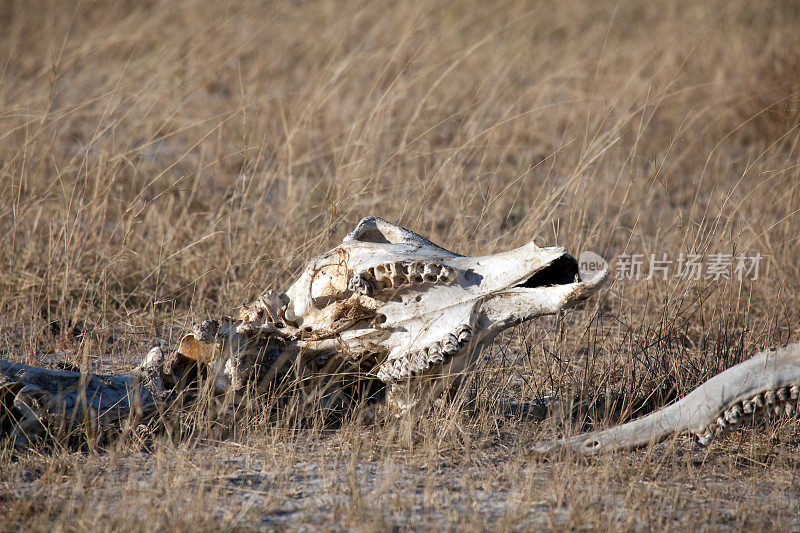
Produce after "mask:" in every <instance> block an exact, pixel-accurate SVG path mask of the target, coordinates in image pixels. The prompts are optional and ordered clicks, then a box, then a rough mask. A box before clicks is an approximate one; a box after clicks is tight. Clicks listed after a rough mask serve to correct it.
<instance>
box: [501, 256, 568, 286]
mask: <svg viewBox="0 0 800 533" xmlns="http://www.w3.org/2000/svg"><path fill="white" fill-rule="evenodd" d="M580 280H581V277H580V274H579V272H578V262H577V261H576V260H575V258H574V257H572V256H571V255H568V254H564V255H562V256H561V257H559V258H558V259H556V260H554V261H553V262H552V263H550V264H549V265H547V266H546V267H544V268H543V269H541V270H539V271H538V272H536V273H535V274H533V275H532V276H531V277H529V278H528V279H526V280H525V281H524V282H522V283H520V284H518V285H517V287H520V288H525V289H535V288H536V287H552V286H553V285H567V284H569V283H575V282H576V281H580Z"/></svg>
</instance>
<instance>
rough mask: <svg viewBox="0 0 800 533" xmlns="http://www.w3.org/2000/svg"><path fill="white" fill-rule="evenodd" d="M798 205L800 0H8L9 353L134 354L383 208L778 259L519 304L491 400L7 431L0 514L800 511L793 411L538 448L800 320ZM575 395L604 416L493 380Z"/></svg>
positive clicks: (669, 518)
mask: <svg viewBox="0 0 800 533" xmlns="http://www.w3.org/2000/svg"><path fill="white" fill-rule="evenodd" d="M798 211H800V5H798V3H797V2H794V1H774V2H753V1H746V0H741V1H740V0H729V1H709V2H694V1H670V2H660V3H656V2H645V1H629V0H619V1H616V2H612V1H610V2H605V1H601V2H577V1H570V0H567V1H562V2H517V1H503V2H492V3H489V2H423V1H398V2H388V1H379V2H369V3H367V2H357V1H349V0H348V1H339V2H332V1H330V2H284V1H275V2H266V1H264V2H255V1H253V2H229V1H215V0H189V1H183V0H181V1H159V0H146V1H145V0H143V1H134V0H130V1H123V0H120V1H99V0H85V1H77V0H28V1H23V0H19V1H15V0H6V1H4V2H0V242H1V243H2V246H1V247H0V267H1V269H0V357H2V358H5V359H10V360H14V361H19V362H25V363H28V364H36V365H40V366H61V367H64V366H74V367H81V368H83V369H91V370H94V371H97V372H101V371H103V372H124V371H128V370H130V369H131V368H132V367H133V366H134V365H135V364H136V363H137V362H138V360H139V358H140V357H141V356H142V354H143V353H145V352H146V350H147V349H148V348H149V347H150V346H152V345H153V344H155V343H161V344H162V345H164V346H169V345H173V346H174V343H175V342H176V340H177V338H178V337H177V335H178V334H179V332H180V331H181V330H182V329H183V328H186V327H188V326H190V325H191V324H192V323H194V322H197V321H200V320H202V319H205V318H207V317H210V316H218V315H220V314H226V313H231V312H233V311H234V310H235V309H236V308H237V307H238V306H239V305H241V304H243V303H246V302H249V301H251V300H253V299H254V298H256V297H257V296H258V295H259V294H261V292H262V291H264V290H265V289H270V288H273V289H282V288H285V287H286V286H287V285H288V283H289V282H291V281H292V279H293V278H294V277H295V276H296V275H297V273H298V271H299V269H300V268H302V266H303V264H304V262H305V261H306V260H307V259H309V258H310V257H311V256H312V255H314V254H316V253H320V252H322V251H324V250H327V249H329V248H330V247H332V246H334V245H335V244H336V243H338V242H339V241H340V239H341V238H342V237H343V236H344V234H346V233H347V232H348V231H350V230H351V229H352V228H353V226H354V225H355V224H356V222H357V221H358V220H359V219H360V218H361V217H363V216H366V215H378V216H381V217H383V218H385V219H387V220H390V221H393V222H396V223H399V224H401V225H404V226H406V227H408V228H410V229H413V230H415V231H417V232H419V233H421V234H423V235H425V236H427V237H429V238H431V239H432V240H433V241H434V242H437V243H439V244H441V245H443V246H445V247H448V248H451V249H453V250H455V251H459V252H461V253H468V254H471V255H474V254H481V253H493V252H497V251H500V250H502V249H506V248H510V247H513V246H517V245H521V244H523V243H525V242H527V241H529V240H530V239H536V241H537V243H539V244H547V245H553V244H558V245H563V246H566V247H567V249H568V250H570V251H572V252H574V253H576V254H577V253H579V252H580V251H582V250H592V251H595V252H597V253H599V254H601V255H602V256H603V257H605V258H606V259H607V260H608V261H609V263H610V264H611V268H612V269H614V268H615V265H616V264H618V262H617V261H618V259H619V258H620V257H622V256H626V255H630V254H645V256H646V257H649V254H656V255H657V256H658V257H661V255H662V254H667V256H668V257H669V258H670V259H673V260H676V259H677V258H678V257H679V255H680V254H699V255H700V257H701V259H702V260H703V261H709V260H710V258H711V257H712V256H713V255H714V254H731V255H733V256H739V255H741V254H744V255H747V256H754V255H755V254H760V255H761V257H762V260H761V263H760V270H759V275H758V278H757V279H751V277H744V278H743V279H741V280H740V279H738V277H737V276H733V275H732V276H730V279H726V277H724V276H723V277H721V278H720V279H716V280H715V279H707V278H706V277H705V276H701V277H700V279H691V278H690V279H683V278H680V277H678V276H675V275H673V274H674V273H675V270H674V267H673V270H672V271H670V272H669V275H668V276H667V278H666V279H662V277H661V276H654V277H653V279H649V280H646V279H639V280H635V279H621V280H613V281H612V283H611V284H609V285H608V286H607V288H606V289H605V290H604V291H602V293H601V294H600V295H599V296H595V297H593V298H592V299H591V300H589V301H588V302H587V303H586V304H584V305H582V306H581V308H580V309H577V310H574V311H571V312H569V313H568V314H567V315H566V316H564V317H562V318H547V319H542V320H539V321H537V322H535V323H531V324H526V325H523V326H520V327H517V328H515V329H513V330H509V331H508V332H506V333H505V334H504V335H503V336H502V337H500V338H498V339H497V340H496V341H495V343H494V344H493V345H491V346H490V347H488V348H487V349H486V350H485V352H484V355H485V357H484V360H483V361H482V362H481V364H480V366H479V368H478V370H477V372H476V373H475V374H474V377H473V379H472V380H471V382H470V384H469V385H468V386H469V387H471V390H472V392H473V393H474V396H475V403H474V406H473V408H472V409H464V410H461V409H458V408H457V407H458V406H457V404H453V405H451V406H450V407H449V408H448V407H446V406H445V407H442V406H439V407H438V408H436V409H433V410H432V411H431V412H430V413H427V414H426V415H425V416H424V417H423V418H422V419H419V420H404V421H400V422H397V423H396V424H395V425H393V426H392V425H390V426H384V425H376V424H368V423H364V422H363V421H362V420H357V419H353V420H349V421H346V422H345V423H344V424H343V425H342V426H341V427H339V428H338V429H331V428H325V427H324V426H322V425H321V424H311V425H310V426H309V425H308V424H304V425H299V424H296V423H292V422H287V421H284V422H281V421H278V422H275V421H270V420H267V418H268V417H265V416H261V415H260V414H259V409H258V405H259V404H258V401H257V399H254V400H253V402H254V404H253V406H251V407H252V409H250V410H249V414H248V415H247V416H245V417H243V419H242V420H240V421H239V422H238V426H237V428H236V430H235V431H233V432H231V433H230V434H229V435H228V436H226V437H225V438H216V437H214V436H213V434H212V433H210V432H203V431H198V432H197V433H196V434H193V435H190V436H189V437H185V436H184V438H175V436H174V435H172V436H171V434H169V433H164V434H159V435H157V436H155V437H154V438H153V439H151V440H150V441H149V442H146V443H144V442H141V441H137V440H135V439H132V438H131V439H121V440H117V441H113V442H109V443H107V444H106V445H104V446H102V447H100V448H97V447H94V446H90V445H88V444H87V445H84V446H81V445H78V446H74V445H67V444H65V443H58V442H57V443H50V444H49V445H43V446H36V447H34V448H32V449H28V450H14V449H13V448H12V447H11V446H10V445H8V444H5V445H0V529H3V530H39V531H72V530H79V531H97V530H125V531H127V530H135V531H140V530H174V531H206V530H273V529H278V530H284V529H289V530H358V531H373V530H376V531H384V530H395V529H399V530H405V529H414V530H417V529H418V530H457V531H462V530H499V531H507V530H531V529H534V530H539V529H545V530H573V529H581V530H587V529H591V530H595V529H597V530H636V531H640V530H644V531H646V530H662V529H669V530H734V531H739V530H747V531H750V530H761V529H769V530H795V531H796V530H798V529H800V488H799V487H800V425H798V424H797V421H796V420H783V421H775V422H770V423H764V424H761V425H759V426H757V427H755V428H750V429H743V430H740V431H738V432H736V433H734V434H732V435H730V436H727V437H725V438H723V439H721V440H719V441H716V442H714V443H713V444H712V445H711V446H710V447H709V448H707V449H699V448H697V447H696V446H694V445H693V443H692V442H691V440H690V439H689V438H687V437H680V438H677V439H673V440H670V441H668V442H666V443H664V444H660V445H657V446H652V447H649V448H646V449H643V450H639V451H636V452H626V453H614V454H609V455H606V456H601V457H599V458H596V459H591V460H585V459H580V458H577V457H572V456H564V457H557V458H554V459H552V460H541V459H537V458H534V457H532V456H530V455H529V454H528V453H526V451H525V447H526V445H527V444H529V443H531V442H532V441H535V440H537V439H541V438H549V437H553V436H557V435H562V434H565V433H567V434H569V433H574V432H575V431H578V430H580V429H581V428H582V427H583V428H584V429H587V428H590V427H604V426H607V425H609V424H611V423H614V422H615V421H616V420H619V419H620V418H628V417H630V416H632V415H635V414H636V413H637V412H642V409H644V408H652V407H653V406H658V405H661V404H663V403H666V402H668V401H670V400H671V399H672V398H674V397H675V396H676V395H683V394H685V393H686V392H688V391H690V390H691V389H692V388H694V387H695V386H697V385H698V384H699V383H701V382H702V381H704V380H706V379H708V378H709V377H710V376H712V375H713V374H715V373H717V372H719V371H721V370H723V369H725V368H727V367H729V366H731V365H733V364H735V363H737V362H739V361H741V360H743V359H745V358H747V357H749V356H750V355H751V354H753V353H755V352H756V351H758V350H760V349H763V348H765V347H766V346H769V345H771V344H776V343H782V342H790V341H798V340H800V213H798ZM645 264H646V261H645ZM612 275H613V271H612ZM54 324H57V325H58V326H55V325H54ZM551 393H555V394H557V395H559V396H560V397H563V398H571V397H578V398H581V399H582V401H585V402H586V403H587V404H589V405H590V406H592V407H595V408H596V409H592V410H590V412H591V413H593V416H590V417H589V418H588V419H586V420H584V422H585V423H584V424H583V425H581V424H575V423H574V422H573V421H572V420H571V419H569V418H566V419H565V418H564V417H553V418H551V419H550V420H547V421H546V422H544V423H540V422H536V421H533V420H530V419H527V418H525V417H521V416H509V414H508V413H507V412H506V411H504V410H503V409H500V408H499V399H501V398H503V397H505V398H516V399H519V400H531V399H534V398H537V397H540V396H541V395H544V394H551ZM642 398H649V402H645V404H647V405H650V407H647V405H645V406H644V407H642V405H643V404H642V401H641V399H642ZM609 406H613V407H614V408H613V409H608V408H606V407H609ZM640 408H642V409H640Z"/></svg>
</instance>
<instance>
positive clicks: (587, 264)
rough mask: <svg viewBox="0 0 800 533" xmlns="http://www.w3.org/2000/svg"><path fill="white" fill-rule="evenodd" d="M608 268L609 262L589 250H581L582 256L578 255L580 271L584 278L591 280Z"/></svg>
mask: <svg viewBox="0 0 800 533" xmlns="http://www.w3.org/2000/svg"><path fill="white" fill-rule="evenodd" d="M607 268H608V263H607V262H606V260H605V259H603V258H602V257H600V256H599V255H597V254H596V253H594V252H590V251H589V250H586V251H584V252H581V255H580V257H578V271H579V272H580V274H581V279H583V280H590V279H592V278H593V277H595V276H596V275H597V274H599V273H600V272H602V271H603V270H606V269H607Z"/></svg>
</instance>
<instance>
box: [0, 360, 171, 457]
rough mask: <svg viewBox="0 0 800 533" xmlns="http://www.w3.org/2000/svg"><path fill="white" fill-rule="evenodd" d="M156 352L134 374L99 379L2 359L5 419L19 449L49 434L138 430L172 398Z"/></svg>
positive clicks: (1, 416) (2, 416) (0, 378)
mask: <svg viewBox="0 0 800 533" xmlns="http://www.w3.org/2000/svg"><path fill="white" fill-rule="evenodd" d="M162 364H163V354H162V352H161V350H160V349H159V348H153V349H152V350H150V352H149V353H148V354H147V356H146V357H145V359H144V361H142V364H141V365H140V367H139V368H138V369H137V370H136V371H135V372H134V373H133V374H130V375H122V376H97V375H90V374H82V373H80V372H70V371H66V370H50V369H45V368H37V367H32V366H28V365H22V364H18V363H11V362H8V361H3V360H0V399H1V401H0V405H2V406H3V407H5V408H4V409H2V408H0V420H2V424H0V425H8V426H10V427H11V430H10V437H11V439H12V442H13V443H14V445H17V446H19V445H23V444H28V443H29V442H31V441H32V440H35V439H38V438H40V437H42V436H44V435H45V434H46V433H47V432H48V431H58V432H60V433H68V432H70V431H71V430H73V429H74V428H75V427H77V426H82V425H83V426H87V427H85V428H84V429H85V430H86V432H91V433H94V434H97V433H99V431H100V430H101V429H102V428H103V427H104V426H107V425H117V426H118V425H120V423H121V422H123V421H126V422H127V423H128V424H129V425H132V426H135V425H136V424H137V423H138V422H137V421H139V420H142V419H146V418H148V417H149V416H150V415H152V414H153V413H154V412H155V411H156V410H157V408H158V405H159V403H160V402H162V401H163V400H164V399H165V397H166V394H167V391H166V389H165V387H164V384H163V381H162V379H161V375H160V372H159V367H160V366H161V365H162Z"/></svg>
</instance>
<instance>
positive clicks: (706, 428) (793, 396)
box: [531, 344, 800, 455]
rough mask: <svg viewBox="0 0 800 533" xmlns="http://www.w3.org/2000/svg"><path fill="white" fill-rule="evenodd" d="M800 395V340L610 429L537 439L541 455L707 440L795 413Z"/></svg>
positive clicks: (744, 364) (533, 449)
mask: <svg viewBox="0 0 800 533" xmlns="http://www.w3.org/2000/svg"><path fill="white" fill-rule="evenodd" d="M799 394H800V344H788V345H784V346H783V347H781V348H771V349H769V350H766V351H763V352H761V353H759V354H757V355H756V356H754V357H753V358H751V359H748V360H747V361H744V362H743V363H740V364H738V365H736V366H734V367H731V368H729V369H728V370H726V371H724V372H722V373H720V374H718V375H716V376H714V377H713V378H711V379H710V380H708V381H707V382H705V383H704V384H702V385H700V386H699V387H697V388H696V389H695V390H694V391H692V392H691V393H689V394H688V395H687V396H686V397H684V398H683V399H681V400H679V401H678V402H676V403H674V404H672V405H670V406H667V407H664V408H663V409H660V410H658V411H656V412H654V413H651V414H649V415H647V416H645V417H642V418H639V419H637V420H634V421H632V422H628V423H627V424H623V425H621V426H616V427H613V428H610V429H607V430H605V431H595V432H592V433H586V434H582V435H577V436H575V437H571V438H565V439H559V440H553V441H544V442H538V443H536V444H534V445H533V446H532V448H531V450H532V451H533V452H534V453H537V454H553V453H557V452H559V451H563V450H571V451H573V452H576V453H580V454H587V455H588V454H596V453H601V452H607V451H611V450H627V449H632V448H636V447H639V446H644V445H646V444H651V443H656V442H660V441H662V440H664V439H666V438H668V437H670V436H672V435H676V434H680V433H693V434H695V435H696V436H697V438H698V441H699V442H700V443H701V444H703V445H708V444H709V443H710V442H711V441H712V440H713V439H714V438H715V437H717V436H719V435H722V434H724V433H726V432H728V431H731V430H732V429H735V428H736V427H738V426H739V425H740V424H741V423H742V422H743V421H746V420H747V419H751V420H752V419H753V418H755V417H757V416H759V415H764V416H770V415H771V414H784V413H785V414H788V415H793V414H794V413H795V412H796V411H797V398H798V395H799Z"/></svg>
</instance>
